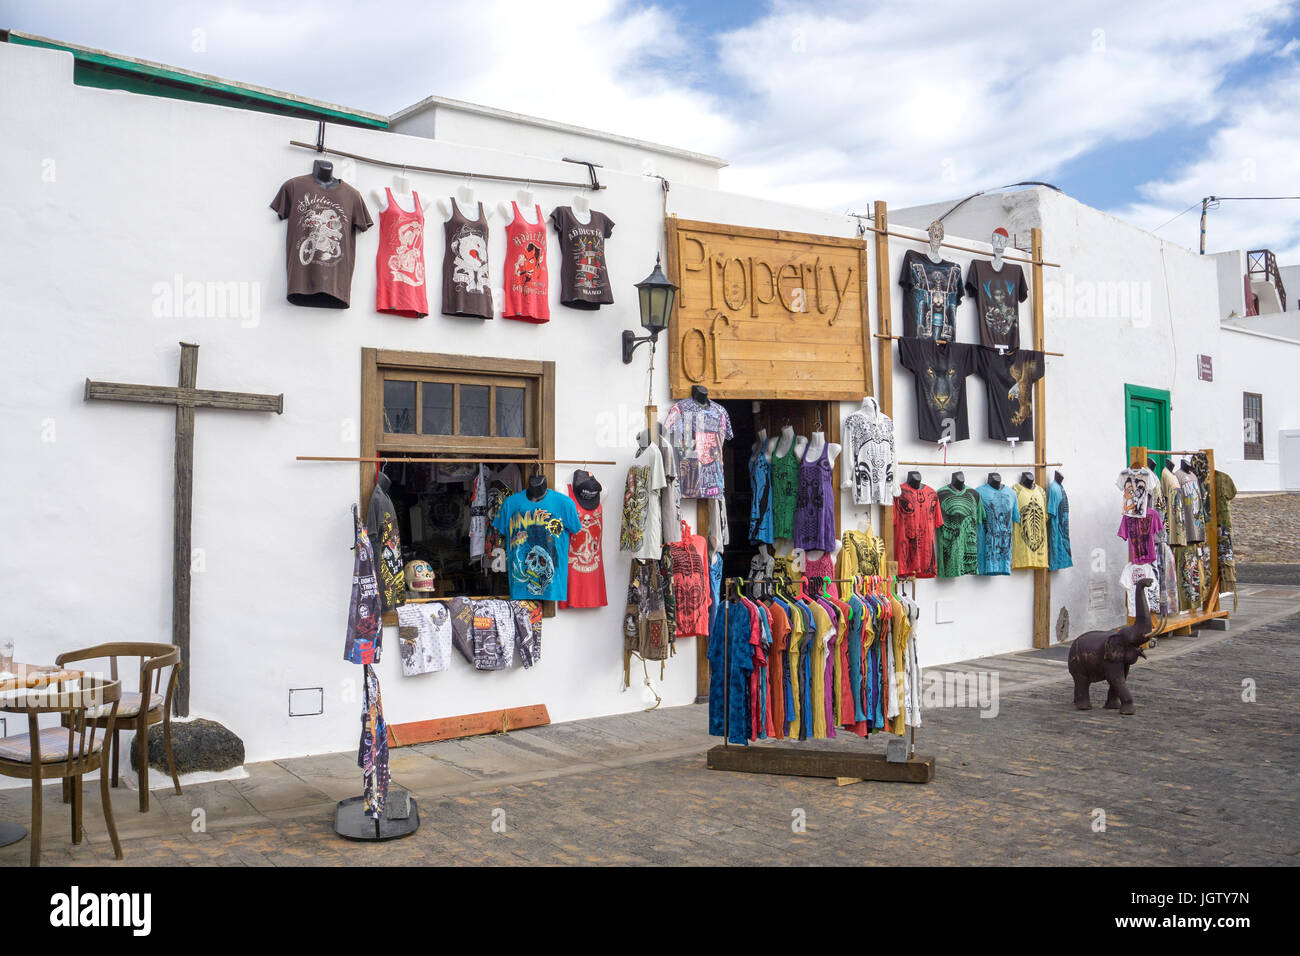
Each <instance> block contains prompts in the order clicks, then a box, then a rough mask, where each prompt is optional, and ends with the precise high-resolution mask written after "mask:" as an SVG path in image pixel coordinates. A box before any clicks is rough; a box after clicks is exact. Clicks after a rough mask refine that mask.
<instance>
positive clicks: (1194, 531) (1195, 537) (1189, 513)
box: [1174, 471, 1205, 544]
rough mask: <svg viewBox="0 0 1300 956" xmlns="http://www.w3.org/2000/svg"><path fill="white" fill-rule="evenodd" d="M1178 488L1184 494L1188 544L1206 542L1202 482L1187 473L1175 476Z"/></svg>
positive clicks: (1185, 527)
mask: <svg viewBox="0 0 1300 956" xmlns="http://www.w3.org/2000/svg"><path fill="white" fill-rule="evenodd" d="M1174 477H1175V478H1177V479H1178V487H1179V489H1180V490H1181V491H1182V493H1183V527H1184V529H1186V531H1187V543H1188V544H1197V543H1199V542H1201V541H1204V540H1205V512H1204V511H1203V510H1202V508H1203V504H1202V501H1201V482H1200V480H1199V479H1198V478H1197V477H1196V476H1195V475H1191V474H1188V473H1187V472H1185V471H1180V472H1177V473H1176V474H1175V475H1174Z"/></svg>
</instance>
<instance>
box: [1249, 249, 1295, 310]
mask: <svg viewBox="0 0 1300 956" xmlns="http://www.w3.org/2000/svg"><path fill="white" fill-rule="evenodd" d="M1246 274H1247V275H1249V276H1251V277H1252V278H1253V277H1255V276H1259V277H1260V278H1262V279H1264V280H1265V281H1266V282H1271V283H1273V288H1275V289H1277V298H1278V301H1279V302H1281V303H1282V311H1283V312H1285V311H1286V286H1284V285H1283V284H1282V273H1281V271H1280V270H1279V269H1278V267H1277V256H1275V255H1273V252H1272V250H1269V249H1251V250H1250V251H1249V252H1247V253H1246Z"/></svg>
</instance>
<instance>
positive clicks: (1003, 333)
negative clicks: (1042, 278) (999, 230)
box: [966, 259, 1029, 349]
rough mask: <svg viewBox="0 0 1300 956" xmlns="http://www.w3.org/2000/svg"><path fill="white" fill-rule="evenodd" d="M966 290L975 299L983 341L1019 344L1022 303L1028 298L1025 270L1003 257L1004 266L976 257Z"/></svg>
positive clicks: (989, 344)
mask: <svg viewBox="0 0 1300 956" xmlns="http://www.w3.org/2000/svg"><path fill="white" fill-rule="evenodd" d="M966 294H967V295H968V296H970V297H971V298H973V299H974V300H975V312H976V314H977V315H978V316H979V320H980V345H987V346H989V347H990V348H992V347H993V346H996V345H1001V346H1003V347H1005V348H1009V349H1018V348H1020V303H1021V302H1024V301H1025V299H1027V298H1029V287H1028V286H1027V285H1026V284H1025V270H1024V269H1022V268H1020V266H1018V265H1015V264H1014V263H1011V262H1006V261H1003V263H1002V268H1001V269H994V268H993V263H992V262H987V261H985V260H983V259H976V260H975V261H974V262H972V263H971V264H970V269H969V270H968V271H967V273H966Z"/></svg>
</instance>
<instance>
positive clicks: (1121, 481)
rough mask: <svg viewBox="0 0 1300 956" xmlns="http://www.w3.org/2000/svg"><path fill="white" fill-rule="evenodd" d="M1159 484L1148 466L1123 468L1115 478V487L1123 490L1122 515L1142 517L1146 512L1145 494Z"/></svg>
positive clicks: (1148, 493)
mask: <svg viewBox="0 0 1300 956" xmlns="http://www.w3.org/2000/svg"><path fill="white" fill-rule="evenodd" d="M1158 485H1159V479H1157V478H1156V475H1155V472H1153V471H1152V470H1151V469H1150V468H1125V469H1124V470H1123V471H1121V472H1120V473H1119V477H1118V478H1116V479H1115V487H1116V488H1118V489H1119V490H1120V491H1122V492H1124V517H1126V518H1143V517H1146V513H1147V496H1148V495H1150V494H1151V492H1152V491H1154V490H1155V489H1156V488H1157V487H1158Z"/></svg>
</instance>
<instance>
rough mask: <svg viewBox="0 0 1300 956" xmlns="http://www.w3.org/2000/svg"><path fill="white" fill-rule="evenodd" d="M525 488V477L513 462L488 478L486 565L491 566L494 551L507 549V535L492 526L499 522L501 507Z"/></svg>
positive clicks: (485, 541) (484, 559) (484, 545)
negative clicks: (498, 516)
mask: <svg viewBox="0 0 1300 956" xmlns="http://www.w3.org/2000/svg"><path fill="white" fill-rule="evenodd" d="M523 487H524V478H523V475H522V474H521V473H520V471H519V466H518V465H517V464H515V463H513V462H511V463H510V464H509V465H506V466H504V467H503V468H501V470H499V471H493V472H492V474H491V476H490V477H489V478H488V486H487V514H486V517H487V534H486V536H485V540H484V542H483V563H484V565H489V564H490V562H491V558H492V552H493V551H495V550H496V549H497V548H502V549H504V548H505V546H506V538H505V535H504V534H501V533H499V532H498V531H496V530H495V529H494V528H493V527H492V526H493V524H494V523H495V522H496V520H497V515H499V514H500V513H501V506H502V505H504V504H505V503H506V499H507V498H509V497H510V496H511V495H513V494H514V493H515V492H516V491H520V490H521V489H522V488H523Z"/></svg>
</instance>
